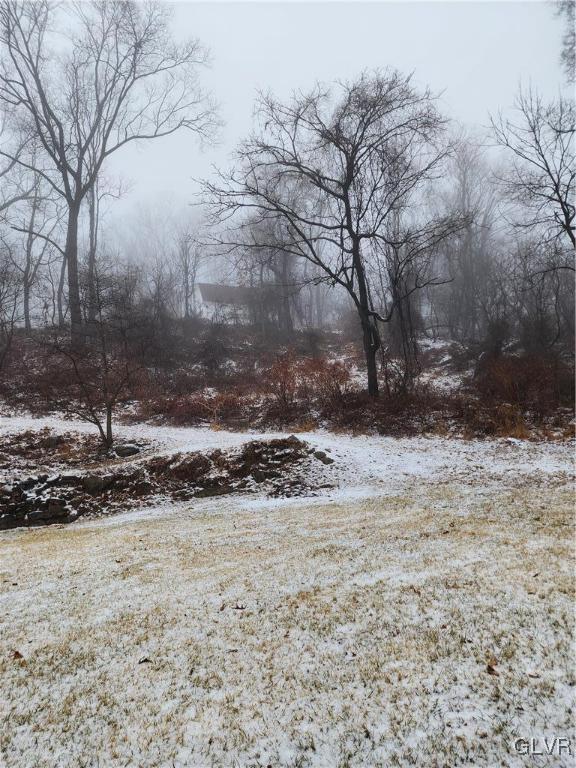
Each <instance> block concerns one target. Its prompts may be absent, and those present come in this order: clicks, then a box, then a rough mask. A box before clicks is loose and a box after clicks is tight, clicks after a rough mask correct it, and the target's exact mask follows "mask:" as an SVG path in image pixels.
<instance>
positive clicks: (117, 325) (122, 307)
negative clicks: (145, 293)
mask: <svg viewBox="0 0 576 768" xmlns="http://www.w3.org/2000/svg"><path fill="white" fill-rule="evenodd" d="M127 284H128V283H126V282H125V281H124V279H123V276H122V275H121V274H118V273H117V272H114V271H111V270H109V269H108V268H106V267H104V268H102V270H101V271H99V270H96V272H95V276H94V298H95V301H96V306H95V310H96V312H95V315H94V318H93V319H92V322H91V323H90V324H89V326H87V333H86V334H85V335H84V337H83V338H82V340H81V342H80V343H76V344H73V343H72V342H71V339H70V338H69V337H68V336H67V335H65V334H62V332H61V331H59V330H58V329H54V330H53V332H52V335H51V336H47V337H46V338H45V339H44V340H43V341H42V344H43V347H44V350H45V352H46V365H45V372H44V378H45V382H44V385H43V386H42V387H41V391H42V393H43V394H44V396H45V397H46V399H47V401H48V402H49V403H50V405H51V406H52V407H57V408H59V409H60V410H61V411H62V412H64V413H69V414H71V415H75V416H78V417H79V418H81V419H82V420H84V421H87V422H89V423H91V424H94V426H95V427H96V428H97V429H98V433H99V435H100V439H101V442H102V446H103V448H104V449H105V450H110V449H111V448H112V446H113V444H114V430H113V418H114V412H115V409H116V408H117V406H118V404H119V402H120V401H121V399H122V397H124V396H125V395H126V392H127V391H128V389H129V387H130V386H131V385H132V384H133V383H134V381H135V380H136V377H137V376H138V373H139V371H140V370H141V367H142V366H141V364H140V353H141V348H140V342H141V331H142V327H143V325H144V323H143V319H142V318H141V317H140V316H139V315H138V314H135V313H134V311H133V308H132V306H131V302H130V301H129V300H127V296H126V294H125V287H126V285H127Z"/></svg>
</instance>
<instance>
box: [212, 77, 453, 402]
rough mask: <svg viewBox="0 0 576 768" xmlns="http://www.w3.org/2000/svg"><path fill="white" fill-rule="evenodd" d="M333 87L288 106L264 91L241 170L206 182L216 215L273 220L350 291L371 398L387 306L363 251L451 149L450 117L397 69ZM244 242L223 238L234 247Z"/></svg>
mask: <svg viewBox="0 0 576 768" xmlns="http://www.w3.org/2000/svg"><path fill="white" fill-rule="evenodd" d="M334 90H335V91H336V93H337V95H338V98H337V100H334V99H333V94H332V93H331V92H330V91H329V90H327V89H325V88H322V87H321V86H317V87H316V88H315V90H314V91H313V92H312V93H310V94H300V95H296V96H294V97H293V99H292V100H291V101H290V102H289V103H287V104H282V103H280V102H278V101H276V100H275V99H274V98H273V97H272V96H269V95H263V96H261V97H260V99H259V102H258V114H259V116H260V120H261V123H260V130H259V132H258V133H257V134H256V135H254V136H253V137H252V138H250V139H249V140H248V141H246V142H244V143H243V144H242V145H241V146H240V149H239V150H238V152H237V168H235V169H233V170H232V171H231V172H230V173H229V174H220V178H219V180H218V181H217V182H215V183H206V185H205V190H206V192H207V195H208V198H209V200H210V201H211V202H212V206H213V208H212V210H213V213H214V215H215V217H216V218H217V219H218V220H219V221H225V220H227V219H228V218H229V217H231V216H233V215H234V214H237V213H239V212H240V213H241V212H244V213H246V212H248V213H249V214H250V216H249V217H248V218H247V219H246V218H245V219H244V221H245V222H246V221H248V222H249V223H250V225H252V222H253V221H254V219H255V217H256V219H258V218H259V219H260V220H261V221H266V220H275V221H277V222H278V224H279V225H280V227H281V228H282V229H284V230H285V231H286V234H287V237H286V241H287V244H286V245H285V246H284V250H285V252H287V253H292V254H295V255H296V256H299V257H301V258H305V259H308V260H309V261H311V262H312V263H313V264H315V265H316V266H317V267H318V268H319V269H320V270H321V271H322V274H323V275H324V279H325V280H326V281H328V282H330V283H331V284H332V285H339V286H341V287H342V288H344V289H345V290H346V291H347V292H348V295H349V296H350V298H351V300H352V301H353V303H354V306H355V308H356V311H357V313H358V317H359V320H360V325H361V329H362V340H363V348H364V354H365V359H366V368H367V378H368V392H369V394H370V395H372V396H377V395H378V375H377V366H376V353H377V351H378V348H379V346H380V337H379V332H378V322H387V321H388V320H389V319H390V313H388V314H387V315H383V314H382V313H381V312H380V311H379V308H377V307H375V306H374V303H373V300H372V296H371V292H370V286H369V282H370V275H369V274H368V273H367V266H368V261H369V257H370V254H375V253H376V252H377V249H378V245H379V244H382V243H387V242H389V240H388V232H387V227H386V222H387V221H388V219H389V217H390V216H391V215H392V213H393V212H394V211H395V210H398V209H401V208H403V207H406V206H409V205H410V204H411V203H413V201H414V198H415V195H416V194H417V193H418V192H419V190H420V189H421V187H422V185H423V184H424V183H425V182H426V181H428V180H429V179H431V178H433V177H434V176H435V175H437V174H438V173H439V172H440V169H441V167H442V163H443V160H444V159H445V158H446V156H447V155H448V152H449V149H448V147H447V144H446V143H445V141H444V128H445V122H446V121H445V120H444V119H443V118H442V116H441V115H440V114H439V112H438V110H437V108H436V105H435V102H434V99H433V97H432V95H431V94H430V92H429V91H427V90H426V91H423V92H421V91H419V90H418V89H416V88H415V87H414V86H413V85H412V83H411V78H410V77H405V76H403V75H401V74H400V73H398V72H396V71H386V72H384V73H375V74H374V75H368V74H363V75H362V76H361V77H359V78H358V79H357V80H356V81H355V82H351V83H341V84H339V85H337V86H336V88H335V89H334ZM242 225H243V224H242V221H240V222H239V224H237V226H236V232H238V231H239V230H241V229H242ZM241 240H242V239H241V237H240V238H239V239H237V240H234V238H233V236H229V237H228V242H229V244H230V243H231V247H234V244H235V243H238V242H241ZM258 247H261V248H267V247H270V243H266V242H261V243H259V244H258ZM420 287H421V286H420V285H417V286H414V289H415V290H416V289H418V288H420ZM393 311H394V307H392V308H391V309H390V312H393Z"/></svg>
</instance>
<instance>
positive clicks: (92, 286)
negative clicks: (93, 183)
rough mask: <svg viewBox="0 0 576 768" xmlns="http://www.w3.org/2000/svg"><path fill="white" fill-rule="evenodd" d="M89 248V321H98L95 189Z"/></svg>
mask: <svg viewBox="0 0 576 768" xmlns="http://www.w3.org/2000/svg"><path fill="white" fill-rule="evenodd" d="M88 215H89V248H88V321H89V322H90V323H93V322H94V320H95V319H96V311H97V310H96V304H97V301H96V252H97V249H98V195H97V192H96V189H95V188H94V187H91V188H90V192H89V195H88Z"/></svg>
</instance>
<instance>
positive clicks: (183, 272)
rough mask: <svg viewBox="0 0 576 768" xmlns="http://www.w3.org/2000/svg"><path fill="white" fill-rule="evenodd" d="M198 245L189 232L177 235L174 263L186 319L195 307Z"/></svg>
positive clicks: (199, 253)
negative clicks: (180, 282)
mask: <svg viewBox="0 0 576 768" xmlns="http://www.w3.org/2000/svg"><path fill="white" fill-rule="evenodd" d="M200 256H201V250H200V244H199V242H198V240H197V239H196V238H195V237H194V235H193V234H192V233H191V232H188V231H181V232H179V233H178V236H177V242H176V253H175V262H176V269H177V273H178V276H179V277H180V279H181V281H182V285H181V291H182V297H183V303H184V317H185V318H186V319H188V318H189V317H190V316H191V314H192V311H193V310H195V307H196V298H195V290H196V275H197V274H198V267H199V265H200Z"/></svg>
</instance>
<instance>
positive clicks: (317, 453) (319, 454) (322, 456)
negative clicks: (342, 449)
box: [314, 451, 334, 464]
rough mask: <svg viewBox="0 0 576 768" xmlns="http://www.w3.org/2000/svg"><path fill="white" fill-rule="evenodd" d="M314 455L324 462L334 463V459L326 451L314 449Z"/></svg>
mask: <svg viewBox="0 0 576 768" xmlns="http://www.w3.org/2000/svg"><path fill="white" fill-rule="evenodd" d="M314 456H315V457H316V458H317V459H318V461H321V462H322V464H334V459H331V458H330V456H328V455H327V454H326V453H325V451H314Z"/></svg>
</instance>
